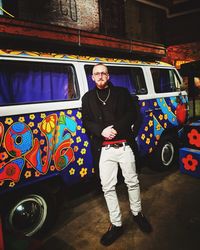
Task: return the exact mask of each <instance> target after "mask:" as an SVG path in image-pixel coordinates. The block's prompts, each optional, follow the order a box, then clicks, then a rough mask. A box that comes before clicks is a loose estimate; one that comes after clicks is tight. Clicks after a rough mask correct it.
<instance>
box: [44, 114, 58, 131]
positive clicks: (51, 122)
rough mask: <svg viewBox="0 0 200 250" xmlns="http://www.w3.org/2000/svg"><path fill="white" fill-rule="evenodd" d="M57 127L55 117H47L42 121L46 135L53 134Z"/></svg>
mask: <svg viewBox="0 0 200 250" xmlns="http://www.w3.org/2000/svg"><path fill="white" fill-rule="evenodd" d="M55 126H56V123H55V118H54V116H53V115H51V116H49V117H47V118H46V119H44V120H43V121H42V130H43V131H45V132H46V133H51V132H52V131H53V130H54V128H55Z"/></svg>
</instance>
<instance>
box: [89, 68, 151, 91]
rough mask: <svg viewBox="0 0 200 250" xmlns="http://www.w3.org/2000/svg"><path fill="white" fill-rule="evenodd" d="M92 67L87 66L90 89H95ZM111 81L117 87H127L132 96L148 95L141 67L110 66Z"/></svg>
mask: <svg viewBox="0 0 200 250" xmlns="http://www.w3.org/2000/svg"><path fill="white" fill-rule="evenodd" d="M92 68H93V66H91V65H86V66H85V71H86V75H87V80H88V88H89V89H92V88H94V86H95V85H94V82H93V80H92V77H91V76H92ZM108 71H109V75H110V81H111V82H112V84H113V85H115V86H122V87H126V88H127V89H128V90H129V92H130V93H131V94H133V95H134V94H147V88H146V84H145V80H144V75H143V71H142V69H141V68H139V67H119V66H108Z"/></svg>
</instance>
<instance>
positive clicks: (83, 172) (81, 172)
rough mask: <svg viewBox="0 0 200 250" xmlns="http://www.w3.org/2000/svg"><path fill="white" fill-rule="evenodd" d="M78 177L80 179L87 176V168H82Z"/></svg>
mask: <svg viewBox="0 0 200 250" xmlns="http://www.w3.org/2000/svg"><path fill="white" fill-rule="evenodd" d="M80 175H81V177H84V176H85V175H87V168H82V169H81V171H80Z"/></svg>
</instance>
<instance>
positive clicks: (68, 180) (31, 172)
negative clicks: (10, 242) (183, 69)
mask: <svg viewBox="0 0 200 250" xmlns="http://www.w3.org/2000/svg"><path fill="white" fill-rule="evenodd" d="M99 62H103V63H105V64H106V65H107V66H108V69H109V73H110V80H111V81H112V83H113V84H114V85H120V86H124V87H126V88H128V89H129V91H130V93H131V94H132V95H134V96H137V97H138V102H139V106H140V115H141V118H142V122H141V124H140V127H139V131H138V134H137V137H136V140H137V143H138V147H139V153H140V156H141V157H145V156H147V155H150V159H153V160H154V164H155V165H156V166H157V168H160V169H163V168H164V169H166V168H169V167H171V166H172V165H173V164H174V161H175V158H176V152H177V141H178V133H179V132H180V130H181V129H182V126H183V124H184V123H185V122H186V120H187V102H188V99H187V94H186V92H184V91H180V86H181V78H180V76H179V74H178V72H177V70H176V69H175V68H174V67H172V66H170V65H168V64H166V63H162V62H156V61H155V62H145V61H144V62H143V61H134V60H125V59H112V58H99V57H89V56H77V55H64V54H54V53H49V54H47V53H39V52H26V51H13V50H0V89H1V92H0V196H1V202H0V206H1V212H2V213H3V217H4V219H5V223H6V226H7V227H8V228H10V229H11V230H14V231H18V232H21V233H23V234H25V235H27V236H31V235H34V234H35V233H37V232H38V231H40V230H42V229H43V228H44V227H45V226H46V225H48V223H49V222H50V221H51V217H52V214H53V213H54V211H55V205H56V202H55V197H56V195H55V194H56V191H57V190H58V189H59V187H60V186H61V185H62V184H66V185H67V186H70V185H72V184H76V183H80V182H82V181H83V180H87V179H90V178H91V177H92V176H94V166H93V159H92V155H91V150H90V143H89V140H88V137H87V134H86V131H85V129H84V127H83V126H82V120H81V117H82V114H81V98H82V96H83V95H84V93H85V92H86V91H88V89H90V88H93V87H94V83H93V82H92V78H91V72H92V67H93V65H95V64H96V63H99ZM30 218H31V219H30Z"/></svg>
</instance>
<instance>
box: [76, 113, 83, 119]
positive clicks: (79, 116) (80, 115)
mask: <svg viewBox="0 0 200 250" xmlns="http://www.w3.org/2000/svg"><path fill="white" fill-rule="evenodd" d="M76 117H78V118H79V119H81V117H82V114H81V112H79V111H78V112H77V114H76Z"/></svg>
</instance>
